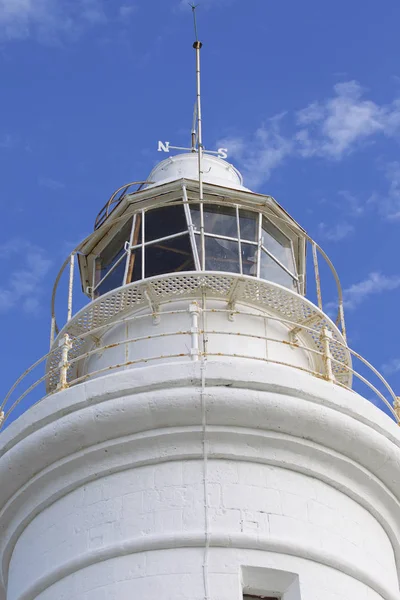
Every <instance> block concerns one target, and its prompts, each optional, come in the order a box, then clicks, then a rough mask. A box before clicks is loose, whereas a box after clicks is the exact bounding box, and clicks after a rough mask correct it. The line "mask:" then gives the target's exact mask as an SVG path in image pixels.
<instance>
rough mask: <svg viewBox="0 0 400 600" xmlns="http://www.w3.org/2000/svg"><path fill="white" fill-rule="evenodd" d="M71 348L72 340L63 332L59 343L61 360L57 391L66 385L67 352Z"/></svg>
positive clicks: (63, 388)
mask: <svg viewBox="0 0 400 600" xmlns="http://www.w3.org/2000/svg"><path fill="white" fill-rule="evenodd" d="M71 348H72V342H71V339H70V337H69V335H68V333H66V334H64V336H63V341H62V343H61V361H60V363H59V367H60V380H59V382H58V385H57V391H60V390H65V389H66V388H67V387H68V379H67V374H68V367H69V362H68V352H69V351H70V350H71Z"/></svg>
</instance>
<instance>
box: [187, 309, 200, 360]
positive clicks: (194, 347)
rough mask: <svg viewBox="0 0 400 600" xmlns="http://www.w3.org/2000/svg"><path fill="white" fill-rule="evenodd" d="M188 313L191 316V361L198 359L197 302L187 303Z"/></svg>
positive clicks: (198, 310) (198, 312) (198, 311)
mask: <svg viewBox="0 0 400 600" xmlns="http://www.w3.org/2000/svg"><path fill="white" fill-rule="evenodd" d="M189 313H190V316H191V327H190V333H191V347H190V356H191V358H192V360H193V361H196V360H199V314H200V307H199V305H198V304H197V302H191V303H190V305H189Z"/></svg>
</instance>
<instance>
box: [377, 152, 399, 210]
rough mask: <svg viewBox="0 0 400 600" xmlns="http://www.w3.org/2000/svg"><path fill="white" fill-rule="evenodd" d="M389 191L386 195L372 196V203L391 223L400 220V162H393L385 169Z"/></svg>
mask: <svg viewBox="0 0 400 600" xmlns="http://www.w3.org/2000/svg"><path fill="white" fill-rule="evenodd" d="M384 174H385V178H386V180H387V182H388V184H389V189H388V191H387V192H386V193H384V194H377V193H376V192H375V193H374V194H372V196H371V198H370V203H371V204H374V205H375V206H376V209H377V210H378V211H379V213H380V214H381V215H382V216H383V217H384V218H385V219H388V220H389V221H395V220H399V219H400V162H398V161H393V162H390V163H389V164H387V165H386V166H385V167H384Z"/></svg>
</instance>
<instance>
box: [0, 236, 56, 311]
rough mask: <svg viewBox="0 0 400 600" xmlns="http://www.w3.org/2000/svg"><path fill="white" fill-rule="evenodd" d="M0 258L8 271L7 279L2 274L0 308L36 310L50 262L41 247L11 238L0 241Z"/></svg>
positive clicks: (1, 309) (2, 309) (0, 309)
mask: <svg viewBox="0 0 400 600" xmlns="http://www.w3.org/2000/svg"><path fill="white" fill-rule="evenodd" d="M0 260H1V263H2V265H3V266H6V268H7V272H8V274H9V275H8V280H7V281H5V279H6V278H5V276H3V277H2V280H3V282H4V283H3V285H2V286H1V287H0V312H7V311H8V310H11V309H12V308H14V307H16V306H21V307H22V309H23V310H24V311H25V312H26V313H32V312H36V311H37V308H38V306H39V299H40V295H41V291H42V290H41V288H42V283H43V280H44V278H45V276H46V275H47V273H48V271H49V269H50V267H51V264H52V262H51V260H50V259H48V258H47V257H46V254H45V251H44V250H43V249H42V248H40V247H38V246H35V245H33V244H31V243H29V242H27V241H25V240H20V239H13V240H10V241H8V242H6V243H4V244H2V245H0Z"/></svg>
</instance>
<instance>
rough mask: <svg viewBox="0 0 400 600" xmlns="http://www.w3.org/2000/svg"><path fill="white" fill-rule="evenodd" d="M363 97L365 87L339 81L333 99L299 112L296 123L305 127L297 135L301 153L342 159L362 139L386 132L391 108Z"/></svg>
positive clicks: (354, 82) (314, 104) (311, 105)
mask: <svg viewBox="0 0 400 600" xmlns="http://www.w3.org/2000/svg"><path fill="white" fill-rule="evenodd" d="M362 96H363V89H362V87H361V86H360V85H359V84H358V83H357V82H356V81H347V82H344V83H338V84H336V85H335V86H334V95H333V96H332V97H331V98H328V99H326V100H325V101H323V102H314V103H312V104H310V105H309V106H307V107H306V108H304V109H302V110H300V111H298V113H297V124H298V125H299V126H300V127H301V128H302V129H301V130H300V132H299V133H298V134H297V136H298V141H299V146H300V148H299V151H300V153H301V154H303V155H304V156H313V155H318V156H323V157H328V158H335V159H340V158H342V156H343V155H344V154H346V153H348V152H351V151H352V150H354V148H355V147H356V145H357V144H358V143H359V142H361V141H363V140H365V139H366V138H368V137H370V136H372V135H373V134H375V133H378V132H384V131H385V129H386V128H388V127H389V123H388V122H387V120H388V117H389V113H390V111H391V110H392V109H389V108H387V107H381V106H379V105H377V104H376V103H375V102H372V101H371V100H364V99H363V98H362ZM393 110H398V108H396V109H393ZM299 134H300V135H301V136H303V137H304V139H305V141H306V142H305V143H304V142H302V140H301V137H300V138H299ZM304 153H305V154H304Z"/></svg>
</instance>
